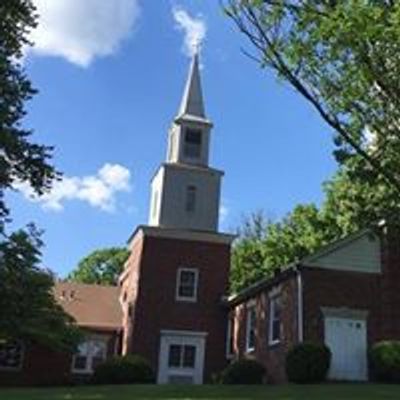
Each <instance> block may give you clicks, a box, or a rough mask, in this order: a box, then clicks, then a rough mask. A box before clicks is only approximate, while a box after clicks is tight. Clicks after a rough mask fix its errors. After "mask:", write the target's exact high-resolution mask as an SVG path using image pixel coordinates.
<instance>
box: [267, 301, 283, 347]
mask: <svg viewBox="0 0 400 400" xmlns="http://www.w3.org/2000/svg"><path fill="white" fill-rule="evenodd" d="M281 317H282V299H281V296H279V295H278V296H274V297H271V298H270V299H269V344H275V343H279V342H280V340H281V330H282V324H281Z"/></svg>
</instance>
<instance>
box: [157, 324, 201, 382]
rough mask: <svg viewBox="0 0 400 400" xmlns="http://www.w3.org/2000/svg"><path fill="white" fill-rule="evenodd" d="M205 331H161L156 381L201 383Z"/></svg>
mask: <svg viewBox="0 0 400 400" xmlns="http://www.w3.org/2000/svg"><path fill="white" fill-rule="evenodd" d="M206 336H207V333H204V332H191V331H170V330H163V331H161V337H160V353H159V361H158V379H157V381H158V383H175V384H176V383H184V384H191V383H193V384H201V383H203V374H204V353H205V346H206Z"/></svg>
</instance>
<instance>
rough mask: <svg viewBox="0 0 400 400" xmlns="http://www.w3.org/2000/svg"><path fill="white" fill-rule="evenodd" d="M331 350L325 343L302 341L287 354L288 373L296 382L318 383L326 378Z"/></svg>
mask: <svg viewBox="0 0 400 400" xmlns="http://www.w3.org/2000/svg"><path fill="white" fill-rule="evenodd" d="M330 363H331V351H330V350H329V348H328V347H327V346H325V345H323V344H316V343H301V344H298V345H296V346H294V347H293V348H292V349H291V350H289V352H288V353H287V355H286V375H287V378H288V380H289V381H290V382H294V383H318V382H323V381H324V380H325V379H326V375H327V373H328V370H329V366H330Z"/></svg>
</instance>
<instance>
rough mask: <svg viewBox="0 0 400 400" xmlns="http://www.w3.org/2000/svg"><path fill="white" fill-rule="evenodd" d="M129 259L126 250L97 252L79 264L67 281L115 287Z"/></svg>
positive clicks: (112, 248)
mask: <svg viewBox="0 0 400 400" xmlns="http://www.w3.org/2000/svg"><path fill="white" fill-rule="evenodd" d="M128 257H129V251H128V250H127V249H125V248H120V247H111V248H106V249H101V250H95V251H93V252H92V253H90V254H89V255H88V256H86V257H85V258H83V259H82V260H81V261H80V262H79V263H78V266H77V267H76V269H75V270H73V271H72V272H71V273H70V274H69V276H68V278H67V279H68V280H71V281H74V282H80V283H89V284H98V285H115V284H116V283H117V282H118V277H119V275H120V274H121V273H122V271H123V269H124V264H125V261H126V260H127V259H128Z"/></svg>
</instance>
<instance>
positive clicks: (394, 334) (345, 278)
mask: <svg viewBox="0 0 400 400" xmlns="http://www.w3.org/2000/svg"><path fill="white" fill-rule="evenodd" d="M379 236H380V243H381V266H382V270H381V272H380V273H371V272H354V271H346V270H342V269H341V270H339V269H330V268H317V267H315V266H313V267H309V266H307V265H298V266H297V267H296V268H293V269H292V270H288V271H285V272H284V273H281V274H280V275H278V276H277V277H275V278H273V279H270V280H266V281H265V282H264V283H263V282H261V284H259V285H258V287H257V286H256V288H255V289H251V288H250V289H249V290H247V291H246V290H245V291H244V292H243V294H241V295H239V296H238V297H237V298H236V299H233V300H232V301H231V302H230V308H231V311H230V313H231V315H234V317H235V346H236V349H235V353H236V354H235V355H236V357H248V358H255V359H257V360H258V361H260V362H261V363H263V364H264V365H265V366H266V369H267V379H268V381H270V382H284V381H285V380H286V377H285V372H284V365H285V356H286V353H287V350H288V349H289V348H290V347H291V346H292V345H294V344H296V343H298V340H299V334H300V333H299V325H298V323H297V322H298V321H299V315H298V301H299V298H298V295H297V293H298V292H297V289H298V286H297V284H296V279H295V276H296V274H297V273H298V272H297V271H299V272H300V273H301V277H302V291H301V293H302V297H301V299H302V300H301V301H302V310H303V313H302V319H303V324H302V327H303V332H302V333H303V340H304V341H313V342H321V343H323V342H324V338H325V332H324V315H323V309H324V308H330V309H343V310H358V311H365V312H366V314H367V321H366V322H367V343H368V346H369V347H370V346H371V345H373V344H374V343H376V342H377V341H380V340H385V339H394V340H400V246H399V238H400V236H399V232H398V231H397V230H393V228H391V229H390V228H387V227H384V228H383V229H382V231H381V232H380V233H379ZM277 288H280V290H281V292H282V293H283V294H284V296H283V298H284V301H283V309H284V311H283V316H282V325H281V326H282V333H283V334H282V340H281V342H280V343H279V344H278V345H276V346H269V345H268V323H269V322H268V321H269V318H270V316H269V296H270V293H271V292H272V291H274V290H277ZM251 302H255V304H256V310H257V328H256V332H257V337H256V347H255V350H254V352H252V353H246V344H245V340H246V339H245V338H246V328H247V327H246V312H247V305H248V304H249V303H251Z"/></svg>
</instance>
